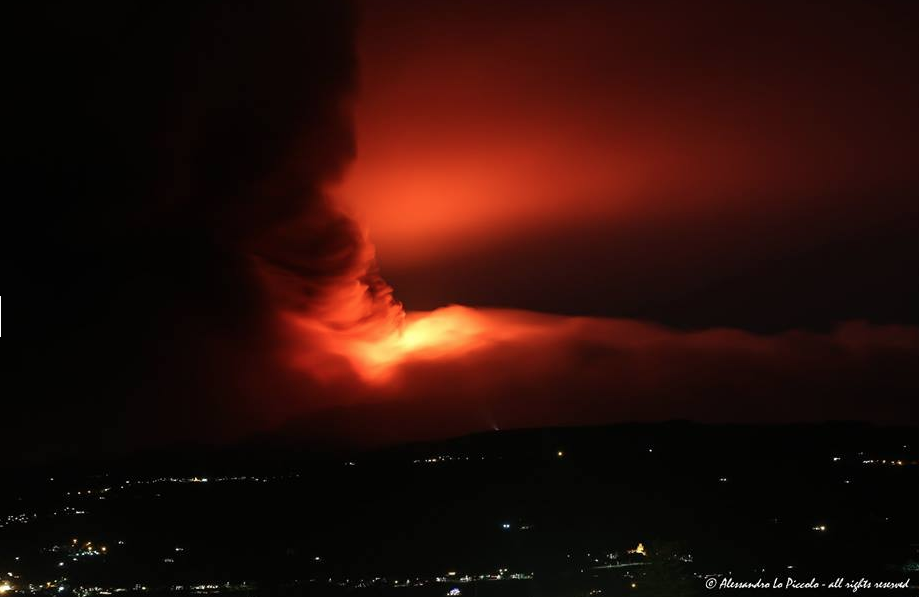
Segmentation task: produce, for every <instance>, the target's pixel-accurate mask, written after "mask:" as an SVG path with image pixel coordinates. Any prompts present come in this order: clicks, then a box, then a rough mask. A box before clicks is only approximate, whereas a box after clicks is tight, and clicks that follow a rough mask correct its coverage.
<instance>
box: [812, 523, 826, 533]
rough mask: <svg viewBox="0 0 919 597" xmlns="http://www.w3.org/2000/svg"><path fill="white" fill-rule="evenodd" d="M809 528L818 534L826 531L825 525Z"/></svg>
mask: <svg viewBox="0 0 919 597" xmlns="http://www.w3.org/2000/svg"><path fill="white" fill-rule="evenodd" d="M811 528H812V529H813V530H815V531H819V532H821V533H822V532H824V531H826V525H825V524H821V525H817V526H815V527H811Z"/></svg>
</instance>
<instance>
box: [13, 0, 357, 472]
mask: <svg viewBox="0 0 919 597" xmlns="http://www.w3.org/2000/svg"><path fill="white" fill-rule="evenodd" d="M40 10H41V11H42V12H41V14H37V15H34V17H35V20H34V21H32V22H34V23H35V24H36V27H35V29H34V38H33V39H31V40H30V42H31V43H29V44H28V46H27V49H26V51H27V52H28V53H29V55H28V56H27V58H28V60H29V64H30V65H32V66H31V67H30V69H29V71H30V77H29V79H30V80H29V82H28V86H27V88H28V90H29V102H28V103H29V107H28V108H27V109H26V111H25V112H24V113H23V118H24V120H26V121H27V123H28V124H29V126H30V134H29V135H28V136H26V137H25V138H24V140H23V142H22V145H21V147H19V148H18V149H21V150H22V151H21V152H20V156H21V157H20V158H19V161H18V163H16V164H15V165H16V166H17V170H18V171H19V172H21V173H23V174H24V181H25V183H26V184H25V185H24V188H25V193H24V195H23V197H22V199H21V203H22V204H23V206H25V210H24V212H23V216H22V217H21V218H20V221H19V223H20V224H21V229H22V230H21V233H22V239H21V241H18V244H19V247H18V248H19V251H18V252H19V253H21V254H22V255H23V256H22V257H21V258H19V260H18V261H17V262H16V274H17V277H18V278H19V279H20V280H21V283H20V284H19V287H20V289H21V290H22V291H23V293H22V300H21V305H22V308H23V309H27V312H26V313H23V314H22V318H21V321H20V324H19V325H18V326H17V327H19V328H20V329H22V330H28V338H27V339H21V340H20V342H18V343H17V345H16V347H15V348H16V354H15V355H14V356H15V358H17V359H21V364H22V367H21V368H19V369H20V370H21V372H22V374H23V376H24V377H25V378H26V379H25V380H24V381H26V382H27V384H26V385H25V386H24V387H26V388H27V389H26V391H25V392H26V393H25V394H24V395H22V396H20V397H18V399H17V401H16V404H17V405H18V406H17V407H16V409H15V411H14V413H13V414H14V417H13V418H14V420H15V419H17V418H21V420H22V421H23V422H25V421H28V422H34V421H43V428H42V433H41V438H43V439H41V440H40V441H37V442H36V441H35V438H34V437H30V440H29V442H28V444H29V445H35V444H40V445H39V447H37V448H35V449H34V450H30V452H29V453H22V456H23V458H24V459H26V460H30V459H31V460H40V459H42V458H44V457H46V456H53V455H55V454H60V453H71V454H77V455H80V454H82V453H83V452H84V451H88V450H90V449H106V448H105V447H106V446H113V445H114V446H117V445H119V444H120V443H122V442H125V441H127V442H128V443H141V444H143V443H147V442H154V443H158V442H164V441H169V440H172V439H183V438H192V437H201V436H204V437H207V438H211V437H220V436H225V435H229V434H233V433H236V432H239V431H245V430H246V429H247V427H246V426H247V425H251V426H257V425H258V424H259V422H262V421H266V420H269V419H271V418H272V416H273V411H275V410H278V409H279V408H280V407H278V406H277V404H278V402H279V401H281V400H282V398H280V397H284V396H288V395H289V394H290V393H291V392H292V391H293V390H292V389H291V388H290V387H288V381H287V380H286V379H285V377H284V375H285V374H284V372H283V371H281V370H279V369H278V368H277V366H276V363H277V362H278V354H279V353H280V352H281V351H282V350H283V349H282V345H281V341H280V339H279V336H278V333H277V329H276V321H275V319H276V318H275V309H276V305H275V304H273V302H272V301H275V300H277V297H278V296H279V295H283V294H284V293H283V292H282V293H278V292H272V293H269V292H268V291H267V290H266V289H265V284H264V281H265V276H264V273H263V272H260V271H258V267H259V265H258V264H259V263H266V262H271V263H274V264H276V265H277V266H279V267H281V268H282V269H283V268H286V272H287V279H288V282H289V281H290V280H293V282H291V287H293V288H295V292H298V293H302V295H301V296H300V297H299V298H298V300H299V301H300V303H301V304H300V305H299V306H300V307H301V308H305V309H308V308H310V306H311V305H310V300H311V297H312V296H314V295H320V294H321V292H322V288H323V284H325V283H326V282H327V281H328V280H335V279H338V278H339V277H340V276H341V275H344V273H346V272H351V271H354V269H355V267H356V265H355V264H356V263H357V262H358V261H359V260H360V258H361V257H362V249H361V243H362V240H363V239H362V236H361V234H360V233H359V230H357V228H356V226H354V224H353V223H352V222H351V221H350V220H348V219H347V218H345V217H343V216H341V215H340V214H339V213H337V212H336V211H335V210H334V209H333V208H331V207H330V206H329V205H328V204H327V203H326V201H325V199H324V198H323V194H322V189H323V186H324V185H325V184H326V183H328V182H329V181H330V180H333V179H335V178H336V177H338V176H340V175H341V173H342V171H343V169H344V168H345V166H346V165H347V164H348V162H349V161H350V159H351V158H352V157H353V152H354V149H353V148H354V142H353V137H352V130H351V122H350V113H349V101H350V96H351V94H352V92H353V88H354V79H355V56H354V49H353V30H354V11H353V8H352V7H351V6H350V5H349V4H348V3H347V2H340V1H334V2H331V1H330V2H287V3H284V2H281V3H274V2H272V3H255V2H252V3H245V2H208V3H195V4H194V5H193V6H192V5H188V6H184V5H176V6H175V7H173V6H171V5H168V6H167V5H159V4H156V3H153V4H149V3H147V4H132V3H127V4H125V3H121V4H116V3H101V4H97V5H92V4H90V5H86V4H83V3H80V4H78V5H77V4H69V5H68V4H62V5H61V6H55V7H54V8H45V9H40ZM285 284H287V282H285V283H281V284H280V285H281V286H284V285H285ZM275 286H278V284H275ZM275 290H277V289H276V288H275ZM269 294H270V295H271V296H269ZM308 398H309V397H308V396H306V399H308ZM242 421H245V422H246V423H245V424H242V425H241V424H240V423H241V422H242ZM10 427H12V428H15V427H16V426H14V425H11V426H10ZM17 433H21V435H22V437H19V436H18V435H16V434H17ZM26 435H29V436H32V435H33V433H32V432H31V431H25V430H24V431H21V432H15V431H14V432H11V433H8V434H7V439H9V440H12V441H13V442H15V443H20V444H21V441H20V440H22V439H23V438H24V437H26ZM74 449H75V451H74Z"/></svg>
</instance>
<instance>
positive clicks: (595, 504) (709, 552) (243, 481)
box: [0, 422, 919, 597]
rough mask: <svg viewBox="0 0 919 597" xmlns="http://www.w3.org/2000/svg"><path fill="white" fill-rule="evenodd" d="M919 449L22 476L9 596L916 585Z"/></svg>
mask: <svg viewBox="0 0 919 597" xmlns="http://www.w3.org/2000/svg"><path fill="white" fill-rule="evenodd" d="M917 440H919V432H917V430H916V429H915V428H889V427H888V428H879V427H873V426H868V425H861V424H825V425H801V426H708V425H699V424H690V423H681V422H675V423H664V424H649V425H645V424H635V425H617V426H610V427H592V428H565V429H540V430H520V431H498V432H494V433H486V434H480V435H474V436H468V437H463V438H458V439H455V440H449V441H444V442H437V443H425V444H415V445H410V446H403V447H398V448H390V449H387V450H382V451H375V452H367V453H362V454H347V455H343V454H337V455H334V456H332V455H323V456H317V455H315V454H312V455H310V454H298V453H295V452H290V451H286V452H284V453H283V454H281V453H278V452H276V451H272V450H268V449H256V448H252V449H245V450H239V449H238V450H235V451H223V452H207V451H204V450H187V451H182V452H179V453H173V454H167V455H163V454H160V455H158V456H155V457H147V458H143V459H140V458H138V459H135V460H132V461H130V462H124V461H123V462H119V463H108V464H106V465H104V466H102V465H98V467H97V468H91V469H85V467H83V468H82V469H80V470H78V469H76V468H69V469H67V470H61V469H58V470H51V469H44V470H41V471H34V470H33V471H28V472H22V471H10V472H7V473H5V474H4V476H3V478H2V479H0V485H2V491H0V494H2V497H0V504H2V511H0V515H2V518H0V573H2V575H3V578H2V580H0V592H3V593H6V594H7V595H13V594H27V593H31V594H35V593H40V594H48V595H51V594H53V595H65V596H66V595H80V596H85V595H91V594H101V595H108V594H114V593H125V594H126V595H128V594H130V595H141V594H144V595H147V594H166V593H168V594H171V595H179V594H190V593H210V594H228V593H245V594H260V595H308V594H317V595H350V594H354V595H368V596H369V595H397V596H404V597H416V596H418V597H420V596H427V595H432V596H433V595H451V596H455V595H463V596H471V597H487V596H489V595H507V596H516V595H547V596H554V595H559V596H587V597H591V596H601V597H606V596H615V595H626V594H631V595H639V594H644V595H692V594H703V593H706V592H708V590H707V586H711V585H712V584H714V585H715V589H712V590H716V591H724V592H726V593H727V594H733V595H740V594H746V593H751V594H752V593H757V594H770V593H774V592H776V591H779V590H788V589H787V586H788V585H789V584H791V585H792V587H794V588H796V589H798V590H804V591H805V594H824V593H825V594H839V595H842V594H852V593H853V592H857V593H858V594H873V593H875V592H877V591H876V590H874V589H872V588H870V587H865V585H864V584H863V583H862V581H864V582H866V583H869V585H873V584H874V583H877V582H891V583H899V585H900V586H901V587H904V586H905V588H893V589H890V590H886V591H884V593H885V594H916V590H915V589H916V587H917V586H919V462H917V458H919V456H917V450H919V445H917V444H919V441H917ZM241 454H244V456H241ZM790 579H793V580H790ZM840 579H841V581H840ZM776 580H778V581H779V583H780V584H781V585H782V587H781V588H777V587H775V584H776V582H775V581H776ZM706 583H708V585H706ZM743 583H758V584H759V587H760V588H756V589H746V590H745V589H743V588H741V587H743V586H744V585H743ZM808 583H812V584H810V585H808ZM834 583H835V584H834ZM765 584H768V585H770V586H769V588H765V587H763V585H765ZM859 585H860V586H859Z"/></svg>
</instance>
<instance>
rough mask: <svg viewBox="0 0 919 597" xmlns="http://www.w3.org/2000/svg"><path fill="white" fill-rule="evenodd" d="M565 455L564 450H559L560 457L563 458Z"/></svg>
mask: <svg viewBox="0 0 919 597" xmlns="http://www.w3.org/2000/svg"><path fill="white" fill-rule="evenodd" d="M564 455H565V453H564V452H562V451H561V450H559V451H558V457H559V458H561V457H562V456H564Z"/></svg>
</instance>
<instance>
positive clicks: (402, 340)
mask: <svg viewBox="0 0 919 597" xmlns="http://www.w3.org/2000/svg"><path fill="white" fill-rule="evenodd" d="M400 308H401V307H400ZM293 321H294V324H295V325H296V327H297V328H298V329H300V330H303V331H305V332H306V333H307V334H308V336H309V337H311V338H316V337H317V336H318V337H320V338H321V341H322V345H323V346H324V349H325V350H326V351H328V352H329V353H331V354H334V355H338V356H340V357H344V358H345V359H346V360H347V362H348V363H349V364H350V366H351V368H352V369H353V370H354V371H355V372H356V373H357V374H358V375H360V377H361V378H362V379H363V380H364V381H366V382H369V383H384V382H387V381H389V380H391V379H392V374H393V372H394V371H395V370H396V369H397V368H398V367H399V366H400V365H402V364H404V363H407V362H410V361H433V360H448V359H456V358H459V357H461V356H463V355H465V354H468V353H471V352H473V351H476V350H478V349H482V348H486V347H491V346H495V345H497V344H500V343H503V342H510V341H519V340H521V339H522V338H524V337H526V336H536V335H538V334H539V333H540V332H541V331H543V332H544V331H545V327H544V326H540V325H539V324H538V323H537V322H534V321H527V320H525V319H521V318H520V317H517V316H515V315H514V312H513V311H507V312H504V313H503V314H502V315H500V316H499V315H498V314H496V313H495V312H492V311H490V310H478V309H471V308H468V307H463V306H460V305H451V306H449V307H444V308H442V309H436V310H434V311H426V312H421V311H419V312H412V313H407V314H405V316H404V318H403V319H402V320H401V321H400V323H398V324H397V325H396V326H392V325H390V323H389V322H391V319H378V320H375V321H374V322H365V324H364V325H363V326H361V327H359V328H356V329H344V330H342V329H334V328H332V327H328V326H321V324H320V325H317V322H316V321H315V320H313V319H308V318H299V317H294V318H293ZM299 362H300V364H301V365H306V366H307V368H310V367H309V366H308V364H309V362H308V361H306V360H300V361H299Z"/></svg>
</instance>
